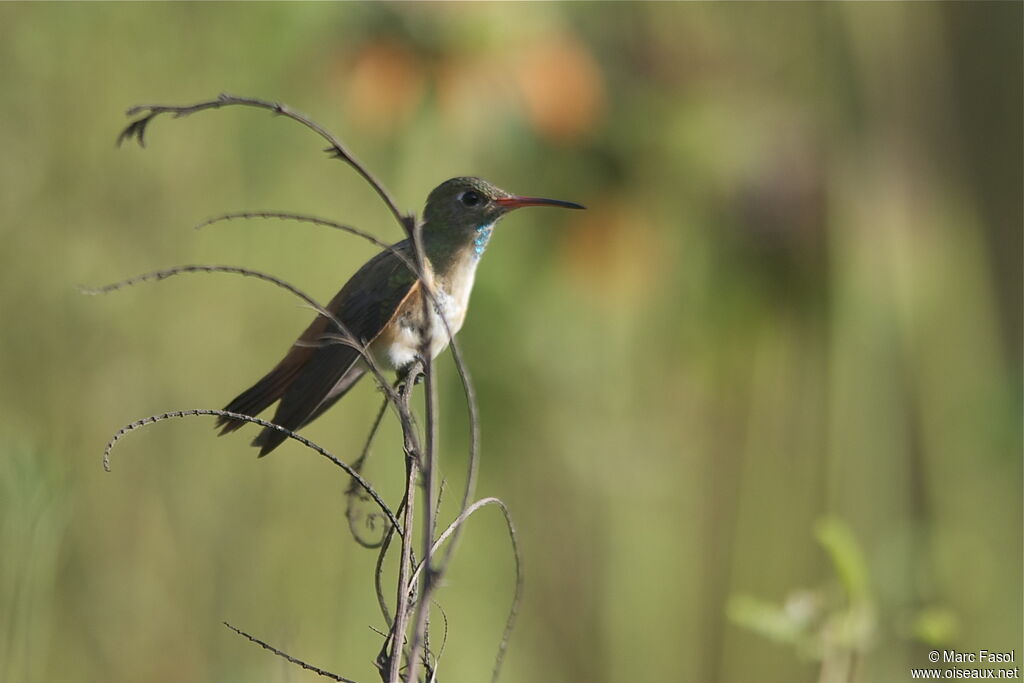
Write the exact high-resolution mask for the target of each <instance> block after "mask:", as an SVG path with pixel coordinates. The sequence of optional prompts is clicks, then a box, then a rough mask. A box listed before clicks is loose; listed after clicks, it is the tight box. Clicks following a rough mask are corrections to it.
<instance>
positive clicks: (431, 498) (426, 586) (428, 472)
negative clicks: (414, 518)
mask: <svg viewBox="0 0 1024 683" xmlns="http://www.w3.org/2000/svg"><path fill="white" fill-rule="evenodd" d="M432 365H433V364H432V363H431V362H430V361H427V362H426V363H425V364H424V380H423V385H424V389H425V393H426V411H425V412H426V421H427V424H426V448H425V454H426V456H425V459H424V467H423V474H424V482H423V485H424V488H425V489H426V500H425V501H424V503H423V505H424V517H423V574H422V577H421V579H420V591H419V599H418V600H417V602H416V618H415V620H414V622H413V629H412V645H411V646H410V648H409V677H408V680H409V682H410V683H414V682H415V681H416V680H417V676H418V675H419V666H420V650H421V649H422V648H423V644H424V642H425V641H426V638H427V633H426V630H427V623H428V621H429V616H430V601H431V594H432V593H433V592H434V584H435V579H436V578H437V577H436V574H435V572H434V568H433V559H432V558H433V555H434V549H433V545H434V519H435V518H436V514H435V506H436V503H437V496H436V492H435V488H436V485H435V481H436V479H437V458H436V457H435V454H436V452H437V450H436V449H437V385H436V384H435V382H434V377H433V372H431V370H432V367H431V366H432ZM411 589H412V586H409V590H410V591H411Z"/></svg>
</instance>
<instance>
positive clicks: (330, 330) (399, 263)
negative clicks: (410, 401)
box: [217, 178, 584, 456]
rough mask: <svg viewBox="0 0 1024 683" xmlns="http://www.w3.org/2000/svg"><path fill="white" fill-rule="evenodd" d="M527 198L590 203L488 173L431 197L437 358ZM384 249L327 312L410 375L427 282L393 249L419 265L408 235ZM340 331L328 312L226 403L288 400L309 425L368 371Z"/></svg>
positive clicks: (426, 236)
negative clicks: (519, 192)
mask: <svg viewBox="0 0 1024 683" xmlns="http://www.w3.org/2000/svg"><path fill="white" fill-rule="evenodd" d="M522 206H560V207H564V208H569V209H582V208H584V207H583V206H581V205H579V204H575V203H573V202H564V201H560V200H557V199H542V198H538V197H519V196H516V195H513V194H510V193H508V192H505V191H504V190H502V189H499V188H497V187H495V186H494V185H491V184H490V183H488V182H487V181H485V180H481V179H480V178H452V179H451V180H446V181H445V182H443V183H441V184H440V185H438V186H437V187H436V188H434V190H433V191H432V192H431V193H430V196H429V197H427V203H426V206H425V207H424V210H423V225H422V240H423V251H424V256H425V257H426V258H425V263H424V270H425V271H426V272H425V273H424V279H425V280H426V281H427V282H428V283H430V284H431V286H432V289H433V291H434V299H435V302H434V303H435V305H432V306H429V307H428V308H429V310H430V321H429V330H430V337H431V345H430V354H431V358H435V357H436V356H437V355H438V354H439V353H441V351H443V350H444V349H445V347H447V346H448V332H447V330H446V329H445V326H444V324H443V322H442V321H441V318H440V316H441V315H443V316H444V319H445V321H447V323H448V328H449V329H450V330H451V334H452V335H454V334H455V333H456V332H458V331H459V329H460V328H461V327H462V322H463V320H465V317H466V308H467V307H468V305H469V294H470V291H471V290H472V289H473V279H474V277H475V276H476V267H477V264H478V263H479V261H480V257H481V256H482V255H483V253H484V250H485V249H486V248H487V242H488V241H489V240H490V238H491V231H492V230H493V228H494V224H495V223H497V222H498V221H499V220H500V219H501V218H502V216H504V215H505V214H507V213H508V212H509V211H512V210H513V209H518V208H519V207H522ZM393 249H394V251H391V250H387V251H382V252H381V253H379V254H377V255H376V256H375V257H373V258H372V259H370V260H369V261H367V262H366V264H365V265H364V266H363V267H362V268H360V269H359V270H358V271H356V274H355V275H353V276H352V278H351V279H350V280H349V281H348V282H347V283H345V286H344V287H342V288H341V291H340V292H338V293H337V294H336V295H335V297H334V298H333V299H331V302H330V303H329V304H328V305H327V310H328V311H330V313H331V314H332V315H334V316H335V317H336V318H337V319H338V321H340V322H341V323H342V324H343V325H344V326H345V328H346V329H347V330H348V331H349V332H350V333H351V334H352V335H353V336H355V337H356V338H358V339H359V341H360V342H361V343H363V344H364V345H366V346H367V349H368V351H369V352H370V354H371V355H372V357H373V360H374V362H375V363H376V364H377V365H378V366H379V367H380V368H381V369H390V370H395V371H397V372H399V373H402V371H403V370H405V369H406V368H408V367H409V366H410V365H411V364H412V363H413V362H414V361H415V360H416V359H417V357H418V355H419V352H420V329H421V328H422V327H423V325H422V322H423V314H424V307H423V296H424V294H423V292H422V289H421V288H422V284H421V282H420V280H419V279H417V277H416V275H415V274H414V273H413V272H412V271H411V270H410V269H409V267H408V265H407V264H406V263H405V262H404V261H403V259H401V258H399V257H398V256H397V255H396V254H395V253H394V252H398V253H400V254H403V255H404V256H405V257H406V259H407V260H408V261H409V262H411V263H415V261H416V259H415V253H414V252H415V250H414V247H413V244H412V241H411V240H410V239H406V240H403V241H401V242H398V243H397V244H395V245H393ZM338 335H339V330H338V329H337V328H336V326H335V325H333V324H332V323H331V321H330V320H329V319H328V318H326V317H325V316H323V315H318V316H317V317H316V319H315V320H314V321H313V322H312V323H311V324H310V325H309V327H307V328H306V331H305V332H303V333H302V335H301V336H300V337H299V338H298V339H297V340H296V341H295V343H294V344H292V346H291V348H289V350H288V353H287V354H285V356H284V358H282V359H281V361H280V362H279V363H278V364H277V365H276V366H274V368H273V369H272V370H271V371H270V372H268V373H267V374H266V375H264V376H263V378H262V379H260V380H259V381H258V382H256V384H254V385H253V386H252V387H250V388H249V389H246V390H245V391H244V392H242V393H241V394H239V395H238V396H237V397H235V399H234V400H233V401H231V402H230V403H229V404H228V405H227V406H225V408H224V410H226V411H229V412H233V413H241V414H243V415H251V416H253V417H255V416H256V415H258V414H259V413H260V412H262V411H263V410H264V409H266V408H267V407H268V406H270V405H271V404H272V403H274V402H275V401H277V400H279V399H280V403H279V404H278V406H277V411H276V412H275V413H274V419H273V422H274V424H276V425H279V426H281V427H285V428H287V429H290V430H292V431H295V430H297V429H299V428H301V427H303V426H304V425H307V424H309V423H310V422H312V421H313V420H315V419H316V418H318V417H319V416H320V415H321V414H323V413H324V411H326V410H327V409H328V408H330V407H331V406H333V405H334V404H335V403H337V402H338V400H339V399H340V398H341V397H342V396H344V395H345V394H346V393H347V392H348V390H349V389H351V388H352V387H353V386H354V385H355V383H356V382H358V381H359V379H360V378H361V377H362V376H363V375H364V374H365V373H366V372H367V370H368V367H367V364H366V362H365V361H364V360H363V359H362V357H361V356H360V354H359V352H358V351H357V350H356V349H354V348H352V347H351V346H350V345H347V344H344V343H339V342H338V341H337V337H338ZM217 424H218V426H220V427H221V432H220V433H221V434H227V433H228V432H232V431H234V430H236V429H238V428H239V427H241V426H242V425H243V424H245V423H244V422H243V421H241V420H232V419H231V418H224V417H222V418H220V420H218V423H217ZM286 438H287V437H286V436H285V435H284V433H283V432H280V431H277V430H275V429H271V428H269V427H264V428H263V430H262V431H261V432H260V433H259V435H258V436H257V437H256V438H255V440H254V441H253V445H254V446H258V447H259V449H260V456H264V455H266V454H267V453H269V452H270V451H272V450H274V449H275V448H276V447H277V446H278V445H280V444H281V442H283V441H284V440H285V439H286Z"/></svg>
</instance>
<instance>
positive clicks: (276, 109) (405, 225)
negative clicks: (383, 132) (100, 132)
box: [117, 93, 414, 233]
mask: <svg viewBox="0 0 1024 683" xmlns="http://www.w3.org/2000/svg"><path fill="white" fill-rule="evenodd" d="M231 106H241V107H253V108H256V109H265V110H267V111H270V112H273V113H274V114H278V115H281V116H284V117H286V118H289V119H291V120H293V121H295V122H297V123H299V124H301V125H303V126H305V127H306V128H308V129H310V130H312V131H313V132H314V133H316V134H317V135H319V136H320V137H321V138H323V139H324V140H326V141H327V143H328V144H329V145H330V146H329V147H328V148H327V149H326V150H325V151H326V152H327V153H328V154H330V155H331V156H332V157H335V158H337V159H341V160H342V161H344V162H345V163H347V164H348V165H349V166H351V167H352V168H353V169H355V171H356V173H358V174H359V175H360V176H362V177H363V179H364V180H366V182H367V183H369V184H370V187H372V188H373V189H374V191H375V192H376V193H377V194H378V195H380V198H381V199H382V200H383V201H384V203H385V204H386V205H387V207H388V209H389V210H390V211H391V213H392V214H393V215H394V217H395V220H397V221H398V224H399V225H400V226H402V229H403V230H405V231H406V233H411V232H412V224H413V223H414V221H413V219H412V217H411V216H409V215H406V214H403V213H402V212H401V211H400V210H399V208H398V205H397V204H396V203H395V200H394V199H393V198H392V197H391V194H390V193H389V192H388V191H387V190H386V189H385V188H384V186H383V185H382V184H381V183H380V181H379V180H377V178H376V177H375V176H374V175H373V174H372V173H370V171H369V169H367V168H366V166H364V165H363V164H362V163H360V162H359V160H358V159H356V158H355V157H354V156H352V154H351V153H350V152H349V151H348V149H347V148H346V147H345V146H344V145H343V144H341V141H340V140H338V139H337V138H336V137H334V136H333V135H332V134H331V133H330V132H329V131H327V130H326V129H324V128H323V127H321V126H320V125H319V124H318V123H316V122H315V121H313V120H312V119H310V118H309V117H307V116H305V115H303V114H300V113H299V112H297V111H294V110H292V109H290V108H289V107H288V106H286V105H283V104H281V103H279V102H270V101H267V100H261V99H257V98H255V97H237V96H235V95H228V94H227V93H221V94H220V95H218V96H217V99H215V100H208V101H206V102H197V103H196V104H191V105H186V106H173V105H163V104H142V105H138V106H135V107H132V108H131V109H129V110H128V111H127V112H126V113H127V115H128V116H140V115H141V118H139V119H136V120H135V121H133V122H132V123H131V124H129V125H128V127H127V128H125V129H124V131H123V132H122V133H121V135H120V136H119V137H118V139H117V144H119V145H120V144H121V143H122V142H124V141H125V140H127V139H129V138H135V139H137V140H138V141H139V145H141V146H143V147H145V146H146V137H145V136H146V128H147V127H148V126H149V124H150V122H151V121H152V120H153V119H155V118H156V117H158V116H160V115H161V114H171V115H173V117H174V118H181V117H183V116H189V115H191V114H196V113H199V112H201V111H205V110H207V109H220V108H221V107H231Z"/></svg>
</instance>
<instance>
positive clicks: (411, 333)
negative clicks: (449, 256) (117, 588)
mask: <svg viewBox="0 0 1024 683" xmlns="http://www.w3.org/2000/svg"><path fill="white" fill-rule="evenodd" d="M479 260H480V259H479V256H478V255H476V254H473V253H469V254H468V255H467V257H466V258H465V259H463V260H461V262H459V263H457V264H456V265H455V267H454V268H452V269H451V276H450V277H449V278H448V279H447V281H444V280H441V279H440V278H438V279H437V280H436V281H435V282H434V299H435V300H436V304H435V305H434V306H431V307H430V309H431V310H430V337H431V341H430V357H431V358H432V359H433V358H437V356H438V355H439V354H440V353H441V352H442V351H444V350H445V349H446V348H447V347H448V340H449V333H450V334H451V336H455V334H456V333H458V331H459V330H460V329H462V323H463V322H464V321H465V319H466V311H467V309H468V308H469V295H470V293H471V292H472V291H473V281H474V279H475V278H476V267H477V263H478V262H479ZM441 316H444V320H445V321H447V323H448V325H447V328H446V327H445V325H444V323H443V322H442V320H441ZM416 318H420V316H419V315H418V314H417V315H416ZM380 341H381V342H382V344H379V345H378V344H374V345H373V347H375V348H373V347H372V348H371V351H372V352H373V353H374V356H375V358H376V359H377V361H378V362H382V363H383V364H386V365H388V366H390V367H391V368H393V369H398V368H402V367H405V366H406V365H408V364H409V363H411V362H413V361H414V360H415V359H416V355H417V353H418V352H419V348H420V335H419V330H418V328H417V326H416V325H415V324H412V321H410V324H405V325H400V326H399V328H398V329H397V330H395V332H394V334H392V335H389V336H388V338H386V339H381V340H380Z"/></svg>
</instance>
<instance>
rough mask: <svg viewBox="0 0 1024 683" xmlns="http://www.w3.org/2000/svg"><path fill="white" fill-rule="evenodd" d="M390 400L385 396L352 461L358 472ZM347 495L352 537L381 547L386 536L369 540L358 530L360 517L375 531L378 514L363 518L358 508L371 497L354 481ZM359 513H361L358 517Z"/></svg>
mask: <svg viewBox="0 0 1024 683" xmlns="http://www.w3.org/2000/svg"><path fill="white" fill-rule="evenodd" d="M388 402H389V401H388V399H387V398H386V397H385V399H384V401H383V402H382V403H381V405H380V410H378V411H377V417H376V418H374V421H373V426H372V427H371V428H370V434H369V435H368V436H367V437H366V443H365V444H363V450H362V452H361V453H360V454H359V457H358V458H356V460H355V462H353V463H352V469H354V470H355V471H356V472H359V473H362V471H363V465H364V464H365V463H366V457H367V456H368V455H369V454H370V446H371V445H372V444H373V439H374V437H376V436H377V432H378V430H380V425H381V423H382V422H383V421H384V413H385V412H387V409H388ZM345 497H346V498H347V499H348V502H347V504H346V506H345V518H346V519H347V520H348V528H349V531H351V532H352V538H354V539H355V541H356V543H358V544H359V545H361V546H363V547H364V548H379V547H380V546H381V544H382V543H383V542H384V536H381V538H380V539H379V540H377V541H368V540H366V539H364V538H363V537H362V536H360V535H359V532H358V531H357V530H356V521H357V519H359V520H362V521H363V524H364V526H366V527H367V528H368V529H369V530H370V531H374V526H375V522H376V514H372V515H367V516H366V517H365V518H363V517H362V516H361V514H360V513H361V511H357V510H356V503H358V502H363V501H366V500H369V499H368V498H366V497H364V496H363V495H362V494H361V493H360V492H359V488H358V487H357V486H356V485H355V483H354V482H352V483H350V484H349V486H348V490H346V491H345ZM357 514H359V516H358V517H357Z"/></svg>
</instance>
